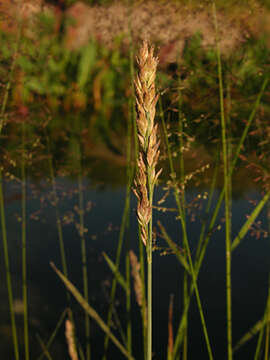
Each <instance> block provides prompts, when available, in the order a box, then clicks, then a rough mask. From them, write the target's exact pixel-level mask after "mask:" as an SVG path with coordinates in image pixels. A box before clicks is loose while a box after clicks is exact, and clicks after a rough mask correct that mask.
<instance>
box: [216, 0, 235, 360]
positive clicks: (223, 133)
mask: <svg viewBox="0 0 270 360" xmlns="http://www.w3.org/2000/svg"><path fill="white" fill-rule="evenodd" d="M213 16H214V23H215V31H216V43H217V61H218V79H219V97H220V112H221V136H222V149H223V164H224V190H225V194H224V195H225V229H226V298H227V342H228V344H227V345H228V346H227V351H228V360H232V303H231V215H230V198H229V195H230V194H229V182H230V173H229V170H228V154H227V140H226V121H225V115H224V103H223V80H222V65H221V55H220V48H219V39H218V25H217V17H216V7H215V2H213Z"/></svg>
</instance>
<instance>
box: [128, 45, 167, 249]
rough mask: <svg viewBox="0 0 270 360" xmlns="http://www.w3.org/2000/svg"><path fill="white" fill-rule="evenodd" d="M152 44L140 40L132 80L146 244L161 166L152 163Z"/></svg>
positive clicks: (156, 153) (154, 99)
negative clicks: (157, 168) (134, 73)
mask: <svg viewBox="0 0 270 360" xmlns="http://www.w3.org/2000/svg"><path fill="white" fill-rule="evenodd" d="M153 54H154V48H153V47H150V48H149V46H148V43H147V41H144V42H143V45H142V47H141V49H140V52H139V56H138V58H137V63H138V67H139V72H138V75H137V77H136V79H135V81H134V83H135V92H136V111H137V119H136V122H137V132H138V139H139V144H140V153H139V157H138V172H137V176H136V180H135V183H134V184H135V189H134V192H135V195H136V196H137V198H138V207H137V217H138V221H139V224H140V225H141V237H142V241H143V242H144V244H145V245H146V242H147V238H148V226H147V225H148V223H149V221H150V219H151V217H152V196H153V191H152V190H151V189H153V188H154V185H155V183H156V181H157V178H158V176H159V174H160V172H161V170H160V171H159V172H158V173H156V170H155V167H156V164H157V161H158V157H159V141H158V140H157V125H155V124H154V118H155V113H156V103H157V100H158V95H156V90H155V78H156V69H157V64H158V60H157V58H155V57H154V55H153Z"/></svg>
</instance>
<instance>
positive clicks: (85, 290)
mask: <svg viewBox="0 0 270 360" xmlns="http://www.w3.org/2000/svg"><path fill="white" fill-rule="evenodd" d="M79 146H80V145H79ZM78 189H79V221H80V238H81V256H82V275H83V294H84V297H85V300H86V301H87V302H88V301H89V294H88V275H87V256H86V245H85V236H84V196H83V186H82V165H81V151H80V149H79V175H78ZM84 323H85V337H86V360H90V358H91V348H90V318H89V316H88V314H87V312H86V311H85V319H84Z"/></svg>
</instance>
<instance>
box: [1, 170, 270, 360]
mask: <svg viewBox="0 0 270 360" xmlns="http://www.w3.org/2000/svg"><path fill="white" fill-rule="evenodd" d="M56 184H57V192H58V196H59V210H60V214H61V218H62V221H63V223H64V225H63V237H64V243H65V248H66V256H67V264H68V273H69V279H70V280H71V281H72V282H73V283H74V284H75V285H76V286H77V287H78V288H79V289H80V290H81V291H82V270H81V247H80V237H79V234H78V222H79V216H78V183H77V181H76V180H74V179H67V178H61V177H58V178H57V179H56ZM208 190H209V189H208V188H207V187H204V188H200V190H198V189H196V188H193V187H190V188H189V190H188V191H187V194H186V196H187V204H193V206H192V207H190V208H189V215H188V236H189V241H190V245H191V249H192V254H193V255H194V254H195V247H196V244H197V241H198V238H199V234H200V229H201V223H202V219H203V215H202V214H203V211H204V209H205V206H206V201H207V200H205V199H203V196H202V197H201V198H199V197H198V195H199V194H201V195H203V194H205V192H207V191H208ZM4 191H5V203H6V219H7V234H8V244H9V252H10V262H11V274H12V282H13V289H14V298H15V305H16V306H15V310H16V320H17V326H18V329H19V338H20V339H21V340H20V342H22V339H23V310H22V303H21V292H22V280H21V273H22V271H21V223H20V221H19V220H20V219H19V216H20V212H21V199H20V194H21V185H20V184H19V183H18V182H15V181H13V182H11V181H9V182H5V183H4ZM219 191H220V190H218V189H217V190H216V191H215V194H214V203H216V201H217V198H218V195H219ZM163 193H164V191H163V190H162V186H161V185H160V186H159V188H158V189H157V191H156V194H155V197H156V200H158V199H160V198H161V197H162V195H163ZM83 195H84V205H85V213H84V220H85V228H86V229H87V232H86V233H85V239H86V244H87V262H88V277H89V299H90V304H91V305H92V306H93V307H94V308H95V309H96V310H97V311H98V313H99V314H100V315H101V316H102V318H104V319H106V316H107V315H106V314H107V309H108V299H109V293H110V284H111V282H112V274H111V271H110V269H109V267H108V265H107V264H106V262H105V261H104V258H103V256H102V252H106V253H107V254H108V255H109V256H110V257H111V259H115V253H116V248H117V243H118V236H119V229H120V223H121V217H122V213H123V208H124V200H125V188H124V187H122V186H118V187H116V186H114V187H112V186H110V185H106V186H104V185H103V186H96V185H93V182H92V181H91V180H89V178H84V179H83ZM235 195H236V194H235ZM260 199H261V194H260V193H259V191H258V189H255V188H254V189H253V190H252V189H249V190H248V191H243V192H242V193H241V194H240V195H238V196H234V197H233V201H232V238H234V237H235V236H236V235H237V233H238V232H239V229H240V228H241V226H242V225H243V224H244V222H245V221H246V215H248V214H250V213H251V212H252V210H253V209H254V204H255V203H258V201H260ZM54 205H55V204H54V203H53V197H52V192H51V186H50V185H49V184H48V183H47V182H46V181H41V182H38V183H37V182H31V181H28V183H27V263H28V267H27V271H28V295H29V328H30V344H31V346H30V349H31V359H36V358H37V357H38V355H39V354H40V353H41V348H40V345H39V343H38V341H37V336H36V335H37V334H39V336H40V337H41V338H42V340H43V341H44V342H47V340H48V338H49V336H50V335H51V333H52V331H53V329H54V328H55V326H56V324H57V321H58V320H59V318H60V316H61V314H62V312H63V310H64V309H65V308H66V307H67V306H70V305H71V306H72V309H73V311H74V316H75V319H76V323H77V334H78V338H79V339H80V341H81V343H82V344H83V343H84V331H83V324H84V316H83V311H82V310H81V309H80V306H79V305H78V304H77V303H76V301H75V300H71V303H70V304H68V303H67V298H66V292H65V288H64V286H63V285H62V283H61V281H60V280H59V278H58V277H57V275H56V274H55V273H54V271H53V270H52V269H51V267H50V265H49V263H50V262H51V261H52V262H54V263H55V264H56V266H57V267H58V268H60V269H61V259H60V251H59V242H58V233H57V226H56V213H55V206H54ZM165 206H166V207H167V208H174V207H175V202H174V198H173V196H172V195H169V197H168V198H167V199H166V205H165ZM135 211H136V200H135V197H134V195H133V194H132V195H131V211H130V213H131V216H130V228H129V231H128V233H127V234H126V236H125V240H124V241H125V245H124V249H126V247H127V246H129V245H128V242H129V244H130V247H131V248H132V249H134V251H135V252H136V253H137V254H138V237H137V220H136V213H135ZM222 217H223V210H221V211H220V216H219V218H218V220H217V225H220V228H219V229H217V228H216V229H215V231H214V232H213V234H212V236H211V239H210V243H209V246H208V250H207V254H206V257H205V259H204V262H203V266H202V269H201V272H200V275H199V279H198V284H199V291H200V295H201V299H202V304H203V308H204V313H205V317H206V323H207V326H208V330H209V336H210V341H211V344H212V347H213V351H214V356H215V358H216V359H225V358H226V292H225V255H224V254H225V231H224V221H223V219H222ZM157 220H160V221H161V222H162V224H163V225H164V226H165V227H166V229H167V231H168V233H169V235H170V236H171V237H172V239H173V240H174V241H175V242H177V243H179V244H180V243H181V230H180V229H181V224H180V222H179V220H176V214H175V213H174V212H166V213H162V212H159V211H155V219H154V224H156V221H157ZM257 221H261V224H259V225H258V226H259V227H260V228H262V229H267V222H266V209H264V210H263V211H262V212H261V214H260V215H259V217H258V218H257V219H256V222H257ZM76 225H77V226H76ZM155 226H156V225H155ZM257 230H258V229H257ZM156 231H157V233H158V234H157V239H156V245H157V247H161V248H162V247H164V246H166V245H165V242H164V240H162V239H161V238H160V236H159V231H158V230H156ZM256 234H259V230H258V231H257V233H255V230H254V231H253V233H252V231H249V232H248V234H247V236H246V237H245V238H244V239H243V241H242V243H241V244H240V245H239V247H238V248H237V249H236V250H235V251H234V252H233V256H232V309H233V342H234V344H235V343H236V341H238V340H239V339H240V338H241V337H242V336H243V335H244V334H245V333H246V332H247V331H248V330H249V329H250V328H251V327H252V326H253V325H254V324H255V323H256V322H257V321H258V320H259V319H261V318H262V316H263V313H264V309H265V305H266V300H267V291H268V290H267V289H268V276H269V264H270V262H269V254H270V243H269V236H266V237H264V236H263V232H261V234H260V236H258V238H257V237H256ZM127 240H128V241H127ZM1 253H3V247H2V244H1ZM0 259H1V260H0V261H1V263H0V265H1V269H2V271H1V285H0V294H1V300H0V312H1V315H0V316H1V323H0V336H1V342H0V354H1V358H4V359H6V360H9V359H13V353H12V340H11V331H10V319H9V310H8V300H7V299H8V297H7V290H6V283H5V273H4V270H3V269H4V263H3V256H1V258H0ZM122 260H123V261H122V263H121V271H122V272H123V273H124V255H122ZM182 281H183V270H182V267H181V266H180V264H179V262H178V261H177V259H176V257H175V256H174V255H173V254H171V253H170V251H168V253H167V254H166V255H162V254H161V251H160V250H156V251H155V252H154V256H153V350H154V354H155V356H154V358H155V359H165V358H166V353H167V339H168V330H167V329H168V307H169V300H170V295H171V294H173V295H174V308H173V325H174V332H175V333H176V329H177V326H178V323H179V319H180V316H181V311H182V297H183V285H182ZM132 293H133V289H132ZM116 310H117V313H118V315H119V318H120V321H122V326H125V320H126V319H125V296H124V293H123V291H121V290H120V291H118V292H117V297H116ZM132 323H133V334H132V335H133V349H134V355H135V358H136V359H142V353H141V349H142V342H141V328H140V323H141V317H140V311H139V307H138V305H137V304H136V301H135V297H134V295H132ZM188 329H189V330H188V331H189V348H188V354H189V356H188V358H189V359H198V356H199V358H200V359H207V358H208V356H207V352H206V346H205V341H204V337H203V332H202V327H201V322H200V317H199V313H198V310H197V304H196V301H195V299H193V301H192V303H191V307H190V311H189V326H188ZM114 331H115V333H116V334H118V335H119V332H117V330H116V329H114ZM118 337H120V336H118ZM103 339H104V336H103V333H102V332H101V330H100V329H99V328H98V326H97V325H96V324H95V323H94V322H93V321H92V322H91V344H92V354H93V359H101V358H102V354H103V341H104V340H103ZM256 339H257V338H256ZM255 346H256V341H254V340H253V341H251V342H249V343H248V345H245V346H244V347H243V348H242V349H240V350H239V351H238V352H236V353H235V359H247V358H251V357H252V356H253V355H252V354H254V351H255ZM50 349H51V355H52V357H53V359H68V353H67V346H66V341H65V337H64V327H63V325H62V326H61V328H60V330H59V332H58V335H57V336H56V338H55V340H54V342H53V345H52V346H51V348H50ZM21 353H23V348H21ZM43 358H45V357H43ZM121 358H122V356H121V355H120V354H119V351H118V350H117V349H116V348H115V346H114V345H111V346H110V352H109V357H108V359H121Z"/></svg>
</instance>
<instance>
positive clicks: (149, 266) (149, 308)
mask: <svg viewBox="0 0 270 360" xmlns="http://www.w3.org/2000/svg"><path fill="white" fill-rule="evenodd" d="M147 173H148V191H149V205H150V208H151V209H152V205H153V190H154V189H153V186H152V184H151V178H150V176H149V175H150V169H149V167H148V165H147ZM152 231H153V218H152V210H151V216H150V221H149V225H148V239H147V356H146V359H147V360H152V252H153V250H152V245H153V244H152V241H153V239H152Z"/></svg>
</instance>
